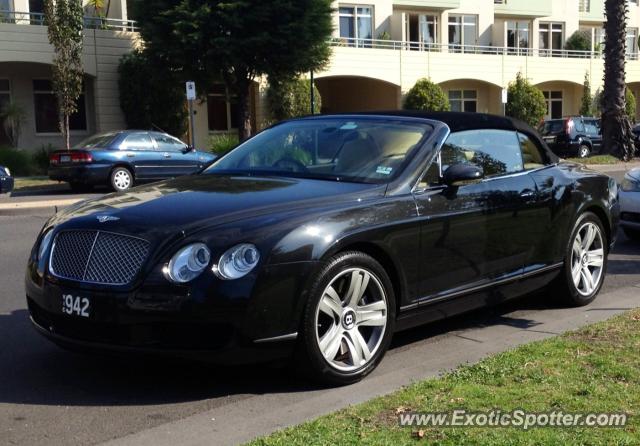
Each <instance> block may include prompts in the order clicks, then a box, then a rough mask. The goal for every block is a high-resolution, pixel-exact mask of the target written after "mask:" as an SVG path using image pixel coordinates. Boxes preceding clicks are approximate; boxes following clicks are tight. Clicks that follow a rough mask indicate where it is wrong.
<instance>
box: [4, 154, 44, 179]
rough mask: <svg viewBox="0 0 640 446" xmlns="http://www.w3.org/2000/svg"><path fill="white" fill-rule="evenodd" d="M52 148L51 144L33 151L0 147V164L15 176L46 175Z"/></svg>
mask: <svg viewBox="0 0 640 446" xmlns="http://www.w3.org/2000/svg"><path fill="white" fill-rule="evenodd" d="M52 150H53V148H52V147H51V146H42V147H40V149H38V150H37V151H35V152H31V151H26V150H21V149H13V148H9V147H0V165H2V166H5V167H8V168H9V170H10V171H11V175H13V176H17V177H28V176H31V175H46V174H47V169H48V168H49V153H50V152H51V151H52Z"/></svg>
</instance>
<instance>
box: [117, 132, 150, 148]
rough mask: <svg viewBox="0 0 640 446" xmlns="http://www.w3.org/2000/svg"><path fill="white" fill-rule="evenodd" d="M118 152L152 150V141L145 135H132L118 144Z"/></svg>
mask: <svg viewBox="0 0 640 446" xmlns="http://www.w3.org/2000/svg"><path fill="white" fill-rule="evenodd" d="M120 150H154V147H153V141H151V137H150V136H149V135H148V134H146V133H132V134H131V135H129V136H127V137H126V138H125V139H124V141H123V142H122V143H121V144H120Z"/></svg>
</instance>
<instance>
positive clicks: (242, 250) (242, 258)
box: [213, 243, 260, 280]
mask: <svg viewBox="0 0 640 446" xmlns="http://www.w3.org/2000/svg"><path fill="white" fill-rule="evenodd" d="M259 260H260V252H259V251H258V249H257V248H256V247H255V246H253V245H251V244H248V243H244V244H242V245H237V246H234V247H233V248H231V249H229V250H228V251H226V252H225V253H224V254H222V257H220V260H219V261H218V264H217V265H213V272H214V273H215V275H216V276H218V277H219V278H221V279H224V280H235V279H239V278H241V277H244V276H246V275H247V274H249V273H250V272H251V270H252V269H253V268H255V267H256V265H257V264H258V261H259Z"/></svg>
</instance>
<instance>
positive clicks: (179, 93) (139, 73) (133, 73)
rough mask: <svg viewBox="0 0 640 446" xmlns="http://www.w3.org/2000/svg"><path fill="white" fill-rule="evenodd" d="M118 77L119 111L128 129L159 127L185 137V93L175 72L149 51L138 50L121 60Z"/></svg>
mask: <svg viewBox="0 0 640 446" xmlns="http://www.w3.org/2000/svg"><path fill="white" fill-rule="evenodd" d="M118 74H119V78H118V86H119V89H120V108H122V111H123V113H124V116H125V121H126V122H127V127H128V128H136V129H151V128H157V129H162V130H163V131H165V132H167V133H170V134H172V135H176V136H182V135H184V133H185V132H186V130H187V111H186V108H185V93H184V89H183V87H182V84H181V83H180V80H179V78H178V76H177V75H176V74H175V73H173V72H171V71H169V70H167V69H166V67H165V66H164V65H163V64H162V63H161V62H159V61H157V60H154V59H153V58H152V57H151V56H150V55H149V54H147V52H146V51H135V52H133V53H131V54H127V55H125V56H124V57H123V58H122V59H121V60H120V66H119V67H118Z"/></svg>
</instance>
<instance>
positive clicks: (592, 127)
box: [584, 119, 600, 135]
mask: <svg viewBox="0 0 640 446" xmlns="http://www.w3.org/2000/svg"><path fill="white" fill-rule="evenodd" d="M584 126H585V133H586V134H587V135H597V134H599V132H600V130H599V129H598V126H597V125H596V121H595V120H593V119H589V120H588V121H587V120H585V121H584Z"/></svg>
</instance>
